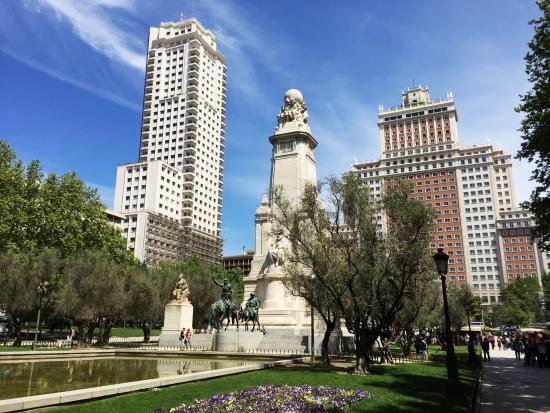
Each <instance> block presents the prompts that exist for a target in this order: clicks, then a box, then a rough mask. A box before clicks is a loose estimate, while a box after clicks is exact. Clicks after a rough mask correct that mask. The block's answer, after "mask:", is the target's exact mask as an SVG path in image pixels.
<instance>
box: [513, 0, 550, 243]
mask: <svg viewBox="0 0 550 413" xmlns="http://www.w3.org/2000/svg"><path fill="white" fill-rule="evenodd" d="M537 5H538V6H539V8H540V10H541V12H542V16H541V17H540V18H538V19H536V20H532V21H530V22H529V23H530V24H531V25H532V26H533V27H534V31H535V33H534V35H533V39H532V40H531V41H530V42H529V48H530V51H529V52H528V53H527V55H526V56H525V66H526V67H525V71H526V73H527V76H528V79H529V82H531V84H532V89H531V90H530V91H529V92H527V94H525V95H523V96H522V97H521V104H520V105H519V106H518V107H517V108H516V111H517V112H522V113H524V114H525V117H524V118H523V121H522V122H521V129H520V131H521V134H522V138H523V142H522V143H521V149H520V150H519V152H518V155H517V156H518V158H523V159H527V160H529V162H532V163H534V164H535V165H536V167H535V168H534V169H533V173H532V175H531V179H532V180H534V181H535V182H536V184H537V186H536V187H535V189H534V190H533V192H532V193H531V197H530V199H529V201H528V202H526V203H525V204H524V205H523V206H524V207H527V208H529V210H530V211H531V212H532V213H533V214H534V216H535V220H536V222H537V228H536V233H537V236H538V237H539V240H540V241H539V245H540V246H541V247H543V248H545V249H546V250H550V197H549V195H548V194H549V192H548V190H549V189H550V139H548V136H550V65H549V63H548V62H549V61H550V0H538V1H537Z"/></svg>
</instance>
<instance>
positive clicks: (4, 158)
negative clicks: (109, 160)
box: [0, 140, 134, 265]
mask: <svg viewBox="0 0 550 413" xmlns="http://www.w3.org/2000/svg"><path fill="white" fill-rule="evenodd" d="M43 248H54V249H56V250H57V252H58V253H59V255H60V256H61V257H62V258H66V257H69V256H72V255H75V254H77V253H78V252H80V251H83V250H89V249H103V250H105V251H107V252H108V253H109V254H110V255H111V257H112V258H113V259H114V260H115V261H117V262H120V263H125V264H126V265H131V264H132V263H133V261H134V259H133V256H132V254H131V253H130V252H129V251H128V250H127V248H126V241H125V240H124V238H123V237H122V236H121V234H120V231H119V230H118V228H115V227H114V226H113V225H111V223H110V222H109V221H108V220H107V217H106V216H105V206H104V205H103V204H102V203H101V200H100V199H99V196H98V194H97V190H96V189H95V188H91V187H88V186H86V184H85V183H84V182H83V181H82V180H80V179H79V178H78V177H77V176H76V174H75V173H67V174H64V175H61V176H58V175H56V174H54V173H50V174H49V175H48V176H46V177H44V174H43V173H42V170H41V168H40V164H39V162H38V161H32V162H30V163H29V164H28V165H27V166H24V165H23V163H22V162H20V161H17V160H16V156H15V153H14V152H13V150H12V149H11V148H10V147H9V146H8V145H7V144H6V142H4V141H2V140H0V253H4V252H22V253H25V252H29V251H39V250H41V249H43Z"/></svg>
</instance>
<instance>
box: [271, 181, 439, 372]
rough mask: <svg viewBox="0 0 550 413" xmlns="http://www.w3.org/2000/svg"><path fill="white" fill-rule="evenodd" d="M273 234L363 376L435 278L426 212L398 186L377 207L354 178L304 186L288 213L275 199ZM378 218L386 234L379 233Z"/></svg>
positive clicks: (429, 220) (429, 213) (286, 203)
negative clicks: (350, 341) (337, 320)
mask: <svg viewBox="0 0 550 413" xmlns="http://www.w3.org/2000/svg"><path fill="white" fill-rule="evenodd" d="M273 199H274V203H275V211H274V217H275V218H274V221H275V222H274V228H275V229H274V232H275V233H278V234H280V235H283V236H285V237H287V238H288V239H289V241H290V244H291V245H292V248H291V249H290V251H289V258H288V259H289V261H290V262H291V263H293V264H294V265H296V266H298V267H301V268H303V273H304V275H305V276H310V277H311V275H314V276H315V279H316V283H315V284H314V285H315V286H316V288H322V289H324V290H325V293H326V294H327V295H328V296H329V297H330V299H331V300H332V301H333V302H334V303H335V305H336V306H337V307H338V309H339V311H340V314H341V315H342V317H343V319H344V320H345V323H346V327H347V329H348V330H349V331H350V332H351V333H353V334H354V339H355V347H356V356H357V357H356V369H357V371H359V372H364V371H367V370H368V363H369V360H370V352H371V350H372V347H373V345H374V343H375V341H376V339H377V338H378V337H380V336H381V335H384V334H385V333H386V332H387V331H389V330H391V328H392V326H393V324H394V322H395V321H396V318H397V316H398V314H399V313H400V312H401V311H402V310H403V307H404V305H405V303H406V302H407V301H408V300H411V299H412V298H413V297H415V295H416V294H417V293H419V287H420V286H422V285H424V284H426V283H429V282H431V281H432V280H433V278H434V269H433V262H432V260H431V256H430V251H429V248H428V247H429V241H430V240H431V237H432V234H433V232H432V230H433V226H432V224H433V212H432V210H431V208H430V207H429V206H426V205H424V204H423V203H422V202H421V201H418V200H416V199H415V198H414V197H413V195H412V193H411V188H410V186H409V185H408V184H407V183H405V182H401V183H398V184H397V185H394V186H392V187H388V191H387V193H386V195H385V196H384V198H383V199H382V200H381V201H378V200H377V199H376V198H375V197H374V196H373V195H372V194H371V193H370V191H369V189H368V188H367V187H365V186H363V185H362V183H361V181H360V179H359V178H358V177H357V176H356V175H355V174H346V175H344V176H343V177H342V178H341V179H340V178H329V179H327V180H326V181H324V182H323V183H321V184H319V185H318V186H315V185H306V187H305V189H304V194H303V197H302V199H301V202H300V204H299V206H298V207H297V208H293V207H292V206H291V205H290V202H289V201H288V200H287V199H285V196H284V194H281V193H279V194H277V193H275V194H274V196H273ZM381 214H384V215H385V218H386V220H387V225H388V228H389V231H388V232H387V233H385V232H383V231H382V227H381V220H380V217H381Z"/></svg>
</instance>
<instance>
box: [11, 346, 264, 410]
mask: <svg viewBox="0 0 550 413" xmlns="http://www.w3.org/2000/svg"><path fill="white" fill-rule="evenodd" d="M250 364H257V362H254V361H250V362H248V361H243V360H225V359H224V360H215V359H203V358H145V357H101V358H99V357H98V358H82V359H51V360H33V361H30V360H21V361H17V362H14V361H9V362H8V361H6V362H0V400H2V399H11V398H15V397H25V396H34V395H36V394H44V393H54V392H60V391H68V390H77V389H84V388H87V387H96V386H105V385H109V384H118V383H126V382H129V381H138V380H146V379H154V378H159V377H167V376H176V375H181V374H189V373H196V372H199V371H206V370H217V369H223V368H226V367H236V366H243V365H250Z"/></svg>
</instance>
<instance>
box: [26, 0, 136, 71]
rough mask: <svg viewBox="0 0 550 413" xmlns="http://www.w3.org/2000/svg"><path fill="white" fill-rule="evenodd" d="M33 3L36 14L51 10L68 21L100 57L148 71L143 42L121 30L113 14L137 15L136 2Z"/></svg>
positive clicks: (67, 0)
mask: <svg viewBox="0 0 550 413" xmlns="http://www.w3.org/2000/svg"><path fill="white" fill-rule="evenodd" d="M33 3H35V4H34V6H35V7H34V10H41V9H40V6H43V7H49V8H51V9H53V10H54V11H55V13H56V15H57V17H58V19H59V20H62V19H67V20H68V21H69V23H70V24H71V26H72V28H73V30H74V32H75V33H76V34H77V35H78V36H79V37H80V38H81V39H82V41H83V42H85V43H86V44H88V45H89V46H91V47H92V48H93V49H95V50H96V51H97V52H98V53H100V54H103V55H105V56H107V57H108V58H110V59H112V60H116V61H120V62H122V63H124V64H126V65H128V66H130V67H132V68H134V69H138V70H144V68H145V63H144V56H143V53H142V52H141V51H140V50H139V49H138V47H137V46H139V45H140V44H141V40H140V38H137V37H134V36H132V35H131V34H130V33H128V32H127V31H124V30H121V29H120V28H119V27H120V26H119V24H117V23H116V22H115V21H114V20H113V18H112V16H111V14H110V11H112V9H123V10H126V11H133V10H134V1H133V0H79V1H78V2H76V1H73V0H35V1H34V2H31V3H29V4H33ZM36 6H38V7H36Z"/></svg>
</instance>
